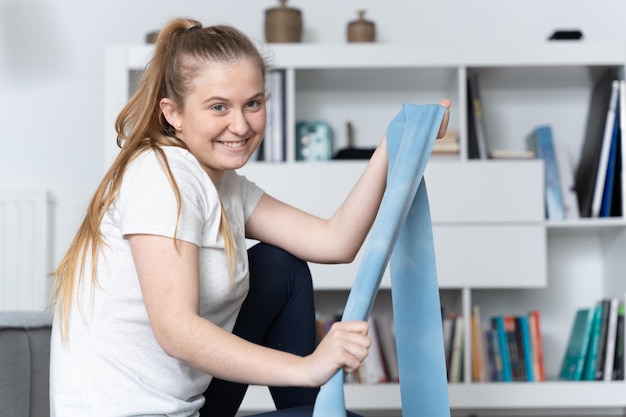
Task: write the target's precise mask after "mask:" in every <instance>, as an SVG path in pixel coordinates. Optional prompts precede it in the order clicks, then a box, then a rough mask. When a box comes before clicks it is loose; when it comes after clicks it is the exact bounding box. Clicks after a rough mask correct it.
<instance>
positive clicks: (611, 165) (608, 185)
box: [598, 81, 621, 217]
mask: <svg viewBox="0 0 626 417" xmlns="http://www.w3.org/2000/svg"><path fill="white" fill-rule="evenodd" d="M616 83H617V86H618V90H617V91H618V92H617V95H618V97H619V82H618V81H616ZM615 113H616V116H615V117H614V118H613V126H612V127H611V140H610V145H609V156H608V161H607V165H606V172H605V180H604V186H603V189H602V199H601V202H600V212H599V214H598V216H599V217H611V216H613V215H615V216H617V215H621V209H619V207H617V210H616V206H615V204H614V201H613V197H614V196H616V194H617V193H618V192H616V191H618V190H619V187H617V190H616V188H615V187H616V181H619V180H620V178H619V175H620V174H619V173H617V172H616V171H617V170H618V169H619V168H618V159H619V156H618V152H620V146H619V142H620V124H619V117H617V114H619V100H618V101H617V103H616V105H615Z"/></svg>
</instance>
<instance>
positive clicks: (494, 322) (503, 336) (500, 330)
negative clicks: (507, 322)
mask: <svg viewBox="0 0 626 417" xmlns="http://www.w3.org/2000/svg"><path fill="white" fill-rule="evenodd" d="M491 328H492V329H494V330H495V331H496V332H497V335H498V337H497V339H498V345H499V348H500V357H501V361H502V381H504V382H510V381H513V372H512V369H511V358H510V357H509V341H508V337H507V333H506V328H505V326H504V317H503V316H495V317H493V318H492V319H491Z"/></svg>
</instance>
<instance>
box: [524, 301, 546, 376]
mask: <svg viewBox="0 0 626 417" xmlns="http://www.w3.org/2000/svg"><path fill="white" fill-rule="evenodd" d="M539 318H540V314H539V310H531V311H530V312H529V313H528V327H529V328H530V340H531V345H532V352H533V355H532V356H533V376H534V377H535V380H536V381H545V380H546V373H545V368H544V364H543V339H542V337H541V324H540V320H539Z"/></svg>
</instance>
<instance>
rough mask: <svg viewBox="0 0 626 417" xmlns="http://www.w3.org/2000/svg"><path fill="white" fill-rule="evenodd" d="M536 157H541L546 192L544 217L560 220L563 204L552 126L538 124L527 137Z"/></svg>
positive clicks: (562, 215) (563, 213) (563, 214)
mask: <svg viewBox="0 0 626 417" xmlns="http://www.w3.org/2000/svg"><path fill="white" fill-rule="evenodd" d="M529 141H530V144H529V145H530V146H531V147H532V148H531V149H533V150H534V151H535V152H536V154H537V157H539V158H540V159H543V164H544V181H545V193H546V218H548V219H554V220H562V219H564V218H565V206H564V204H563V195H562V192H561V180H560V176H559V167H558V165H557V159H556V151H555V148H554V139H553V136H552V128H551V127H550V126H540V127H538V128H536V129H535V130H534V132H533V134H532V135H531V136H530V138H529Z"/></svg>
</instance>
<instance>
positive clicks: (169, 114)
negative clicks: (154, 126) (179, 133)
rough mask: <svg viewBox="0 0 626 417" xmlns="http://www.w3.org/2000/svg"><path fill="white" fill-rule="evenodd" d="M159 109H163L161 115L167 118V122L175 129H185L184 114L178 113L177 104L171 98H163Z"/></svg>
mask: <svg viewBox="0 0 626 417" xmlns="http://www.w3.org/2000/svg"><path fill="white" fill-rule="evenodd" d="M159 107H160V108H161V113H163V116H165V120H167V122H168V123H169V124H170V125H172V126H173V127H174V129H176V130H181V129H182V127H183V125H182V117H181V116H182V114H181V112H180V111H178V107H177V106H176V104H174V102H173V101H172V100H171V99H169V98H162V99H161V102H160V103H159Z"/></svg>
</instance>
